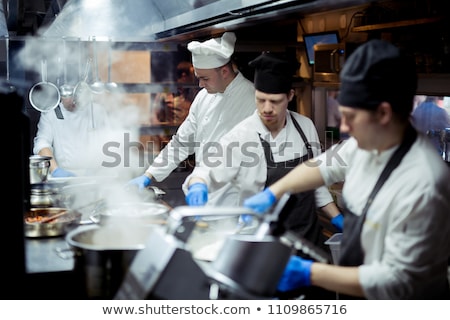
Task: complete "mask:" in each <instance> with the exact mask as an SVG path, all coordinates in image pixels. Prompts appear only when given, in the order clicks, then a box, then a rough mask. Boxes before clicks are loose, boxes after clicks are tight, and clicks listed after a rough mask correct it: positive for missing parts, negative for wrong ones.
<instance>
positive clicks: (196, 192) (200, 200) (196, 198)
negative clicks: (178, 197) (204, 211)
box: [186, 182, 208, 206]
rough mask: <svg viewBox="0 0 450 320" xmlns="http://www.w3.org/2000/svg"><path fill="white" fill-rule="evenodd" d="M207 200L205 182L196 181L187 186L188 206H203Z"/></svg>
mask: <svg viewBox="0 0 450 320" xmlns="http://www.w3.org/2000/svg"><path fill="white" fill-rule="evenodd" d="M207 202H208V187H207V186H206V184H204V183H201V182H197V183H193V184H191V185H190V186H189V189H188V193H187V194H186V203H187V204H188V205H189V206H204V205H205V204H206V203H207Z"/></svg>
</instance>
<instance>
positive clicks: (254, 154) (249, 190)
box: [184, 53, 342, 249]
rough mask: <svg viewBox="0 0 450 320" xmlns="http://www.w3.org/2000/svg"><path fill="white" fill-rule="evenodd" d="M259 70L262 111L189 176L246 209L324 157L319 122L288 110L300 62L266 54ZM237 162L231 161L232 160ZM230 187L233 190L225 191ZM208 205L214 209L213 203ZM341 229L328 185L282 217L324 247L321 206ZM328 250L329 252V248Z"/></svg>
mask: <svg viewBox="0 0 450 320" xmlns="http://www.w3.org/2000/svg"><path fill="white" fill-rule="evenodd" d="M249 65H250V66H251V67H253V68H254V69H255V76H254V85H255V89H256V92H255V100H256V110H255V113H254V114H253V115H251V116H250V117H248V118H247V119H245V120H244V121H242V122H241V123H239V124H238V125H237V126H236V127H235V128H234V129H233V130H231V131H230V132H229V133H228V134H226V135H225V136H224V137H223V138H222V139H221V140H220V143H221V144H220V147H219V148H217V150H219V151H218V152H216V153H214V154H213V153H211V154H210V157H209V158H208V163H210V164H211V165H210V166H209V167H205V166H202V167H196V168H195V170H194V171H193V173H192V174H191V175H190V176H188V177H187V179H186V181H185V183H184V190H185V191H187V187H188V185H189V183H191V180H194V181H197V182H198V179H200V178H201V179H202V180H203V182H204V183H205V184H206V185H207V187H208V190H209V192H213V191H216V190H217V189H220V190H226V191H225V192H223V194H222V199H226V200H227V201H226V202H225V203H226V204H227V205H231V206H233V205H237V206H241V205H242V202H243V200H244V199H245V198H247V197H249V196H250V195H252V194H255V193H256V192H258V191H261V190H263V189H264V188H265V187H266V186H268V185H270V184H272V183H273V182H275V181H276V180H278V179H279V178H281V177H282V176H284V175H285V174H287V173H288V172H289V171H290V170H291V169H292V168H294V167H295V166H296V165H298V164H299V163H301V162H304V161H306V160H307V159H310V158H312V157H314V156H317V155H319V154H320V153H321V148H320V141H319V138H318V134H317V130H316V128H315V127H314V124H313V122H312V121H311V120H310V119H309V118H307V117H305V116H302V115H300V114H298V113H296V112H292V111H289V110H288V104H289V102H290V101H291V100H292V99H293V97H294V90H293V89H292V77H293V75H294V73H295V69H294V68H295V66H296V65H295V63H289V62H287V61H286V60H284V59H281V58H280V57H278V56H276V55H274V54H270V53H264V54H262V55H260V56H258V57H257V58H256V59H255V60H253V61H251V62H250V63H249ZM230 159H231V161H230ZM225 184H229V185H230V188H228V189H226V188H221V187H222V186H223V185H225ZM206 205H209V203H207V204H206ZM317 207H319V208H323V210H324V212H325V213H326V214H327V215H328V216H329V217H330V218H335V219H334V220H333V221H335V222H336V225H337V226H339V222H341V221H342V215H340V214H339V210H338V208H337V207H336V205H335V204H334V202H333V198H332V196H331V195H330V193H329V192H328V189H327V188H325V187H322V188H319V189H317V190H312V191H308V192H305V193H299V194H297V195H293V196H291V199H290V200H289V202H288V204H287V205H286V206H285V210H283V212H282V213H281V216H280V221H281V222H282V223H281V222H280V229H276V230H274V232H282V231H284V230H285V229H287V230H290V231H292V232H295V233H296V234H298V235H301V236H304V237H306V238H307V239H308V240H310V241H311V242H313V243H315V244H317V245H319V246H323V242H324V240H325V239H323V238H322V237H323V235H322V232H321V231H322V230H321V227H320V225H319V222H318V217H317V213H316V212H317V211H316V208H317ZM324 249H328V248H327V247H326V246H325V248H324Z"/></svg>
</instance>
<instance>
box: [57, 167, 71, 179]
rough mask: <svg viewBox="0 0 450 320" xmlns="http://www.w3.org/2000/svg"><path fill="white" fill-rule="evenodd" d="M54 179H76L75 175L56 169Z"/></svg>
mask: <svg viewBox="0 0 450 320" xmlns="http://www.w3.org/2000/svg"><path fill="white" fill-rule="evenodd" d="M52 177H54V178H66V177H75V173H73V172H70V171H67V170H64V169H61V168H56V169H55V170H53V172H52Z"/></svg>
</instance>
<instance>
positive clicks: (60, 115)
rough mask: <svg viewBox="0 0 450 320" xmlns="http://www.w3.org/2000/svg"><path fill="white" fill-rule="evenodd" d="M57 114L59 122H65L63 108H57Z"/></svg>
mask: <svg viewBox="0 0 450 320" xmlns="http://www.w3.org/2000/svg"><path fill="white" fill-rule="evenodd" d="M55 114H56V118H58V119H59V120H64V116H63V114H62V111H61V107H60V106H59V105H58V106H57V107H56V108H55Z"/></svg>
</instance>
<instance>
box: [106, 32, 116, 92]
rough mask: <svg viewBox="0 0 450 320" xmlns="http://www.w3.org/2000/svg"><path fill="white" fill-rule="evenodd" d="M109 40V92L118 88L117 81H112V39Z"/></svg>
mask: <svg viewBox="0 0 450 320" xmlns="http://www.w3.org/2000/svg"><path fill="white" fill-rule="evenodd" d="M108 42H109V43H108V83H107V84H106V90H108V91H109V92H114V91H116V90H117V83H115V82H112V81H111V64H112V59H111V49H112V48H111V39H109V41H108Z"/></svg>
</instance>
